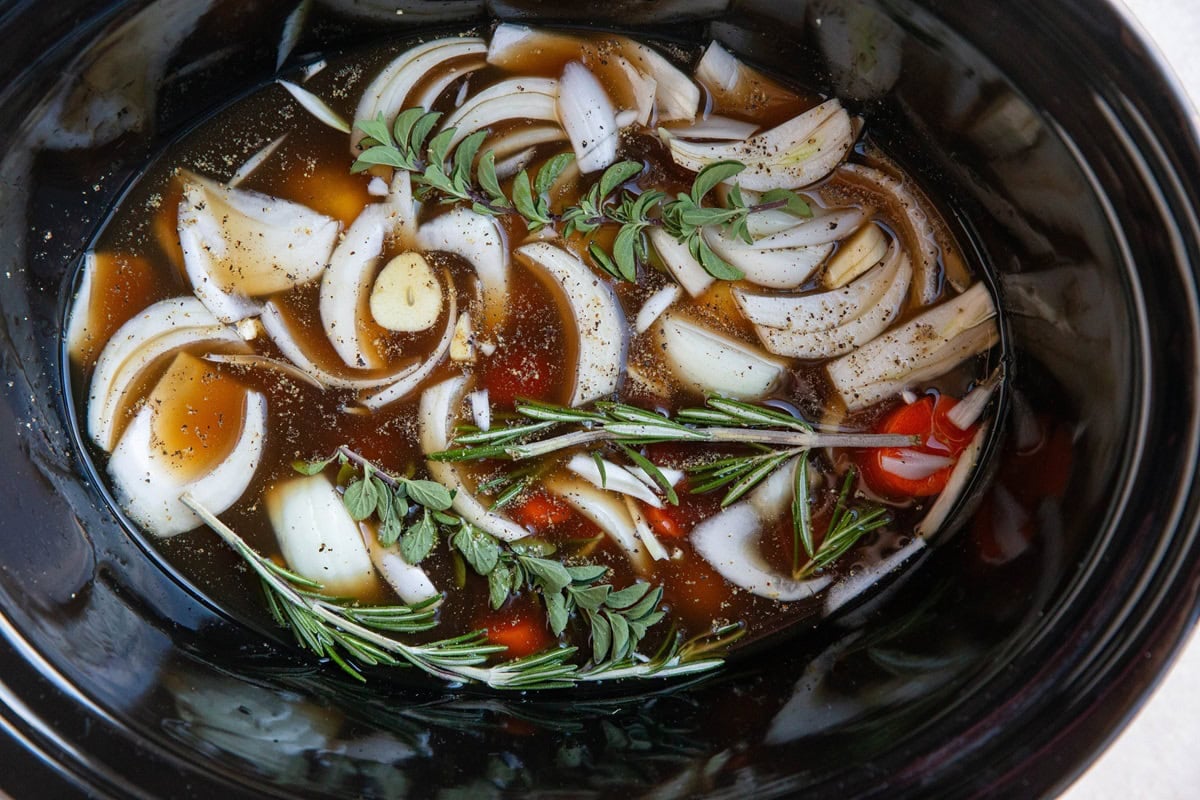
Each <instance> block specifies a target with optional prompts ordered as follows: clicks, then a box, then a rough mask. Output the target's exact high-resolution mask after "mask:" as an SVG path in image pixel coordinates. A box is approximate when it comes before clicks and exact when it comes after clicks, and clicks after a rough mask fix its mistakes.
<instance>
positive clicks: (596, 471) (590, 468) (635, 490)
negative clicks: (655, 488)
mask: <svg viewBox="0 0 1200 800" xmlns="http://www.w3.org/2000/svg"><path fill="white" fill-rule="evenodd" d="M601 463H602V464H603V467H604V468H603V470H601V468H600V464H597V463H596V460H595V459H593V458H592V457H591V456H585V455H584V454H583V453H576V454H575V455H573V456H571V459H570V460H569V461H568V462H567V470H568V471H570V472H574V473H575V474H576V475H578V476H579V477H581V478H583V479H584V480H585V481H587V482H588V483H590V484H592V485H593V486H595V487H596V488H597V489H602V490H604V491H608V492H619V493H620V494H624V495H629V496H630V497H636V498H637V499H638V500H641V501H642V502H643V503H646V504H647V505H651V506H654V507H655V508H662V507H663V504H662V500H660V499H659V498H658V495H656V494H655V493H654V492H652V491H650V489H649V487H647V486H646V484H644V483H642V482H641V481H640V480H638V479H637V478H636V477H635V476H634V475H633V474H632V473H630V472H629V470H627V469H625V467H622V466H621V465H620V464H614V463H613V462H611V461H609V460H608V459H601Z"/></svg>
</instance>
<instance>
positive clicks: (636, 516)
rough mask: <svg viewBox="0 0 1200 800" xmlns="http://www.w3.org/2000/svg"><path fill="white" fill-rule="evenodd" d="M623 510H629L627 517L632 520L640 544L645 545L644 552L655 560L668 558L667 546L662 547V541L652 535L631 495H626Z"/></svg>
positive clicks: (652, 530) (652, 531)
mask: <svg viewBox="0 0 1200 800" xmlns="http://www.w3.org/2000/svg"><path fill="white" fill-rule="evenodd" d="M625 510H626V511H628V512H629V518H630V519H631V520H633V528H634V530H635V531H637V536H638V538H639V539H641V540H642V544H643V545H644V546H645V548H646V552H647V553H649V554H650V557H651V558H653V559H654V560H655V561H665V560H666V559H668V558H670V557H671V554H670V553H668V552H667V548H665V547H663V543H662V542H660V541H659V540H658V537H657V536H655V535H654V529H653V528H651V527H650V523H649V522H647V521H646V515H645V514H643V513H642V509H641V508H639V507H638V504H637V501H636V500H634V499H633V498H632V497H626V498H625Z"/></svg>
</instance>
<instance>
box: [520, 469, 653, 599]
mask: <svg viewBox="0 0 1200 800" xmlns="http://www.w3.org/2000/svg"><path fill="white" fill-rule="evenodd" d="M542 485H543V487H544V488H545V489H546V491H548V492H550V493H551V494H556V495H558V496H559V497H561V498H562V499H563V500H566V501H567V504H568V505H570V506H571V507H572V508H574V509H575V510H576V511H578V512H579V513H580V514H582V515H583V516H585V517H587V518H588V519H589V520H591V521H592V522H593V523H595V525H596V527H598V528H599V529H600V530H601V531H602V532H603V533H604V534H605V535H606V536H608V538H610V539H612V540H613V542H615V543H616V544H617V546H618V547H620V548H621V549H622V550H624V551H625V555H626V556H628V557H629V563H630V565H631V566H632V567H633V569H634V571H636V572H637V573H638V574H640V575H645V574H646V573H647V572H649V571H650V569H651V564H650V561H651V559H650V554H649V553H648V552H647V551H646V548H645V547H644V546H643V544H642V540H641V539H639V538H638V535H637V527H636V526H635V525H634V524H633V519H632V518H631V517H630V516H629V509H628V508H626V507H625V503H624V501H623V500H621V498H619V497H618V496H617V495H614V494H610V493H608V492H605V491H601V490H600V489H597V488H596V487H594V486H592V485H591V484H589V483H585V482H584V481H580V480H574V479H568V478H561V477H554V478H550V479H549V480H547V481H545V482H544V483H543V484H542Z"/></svg>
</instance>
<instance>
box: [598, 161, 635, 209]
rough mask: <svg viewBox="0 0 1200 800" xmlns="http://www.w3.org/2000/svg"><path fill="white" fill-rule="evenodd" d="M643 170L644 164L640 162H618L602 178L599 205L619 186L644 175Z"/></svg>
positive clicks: (605, 171)
mask: <svg viewBox="0 0 1200 800" xmlns="http://www.w3.org/2000/svg"><path fill="white" fill-rule="evenodd" d="M642 169H643V166H642V163H641V162H639V161H618V162H617V163H615V164H613V165H612V166H611V167H609V168H608V169H606V170H604V174H603V175H601V176H600V184H599V186H600V192H599V199H598V201H597V204H599V202H602V201H603V200H604V199H605V198H607V197H608V196H609V195H610V194H612V192H613V190H614V189H616V188H617V187H618V186H620V185H621V184H623V183H626V182H628V181H629V180H631V179H633V178H635V177H636V176H638V175H640V174H642Z"/></svg>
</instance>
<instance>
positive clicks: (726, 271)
mask: <svg viewBox="0 0 1200 800" xmlns="http://www.w3.org/2000/svg"><path fill="white" fill-rule="evenodd" d="M697 241H698V242H699V247H698V250H697V253H696V256H697V260H698V261H699V262H700V266H702V267H704V271H705V272H707V273H708V274H709V275H712V276H713V277H714V278H716V279H718V280H722V281H740V280H741V279H742V278H744V277H746V275H745V273H743V272H742V271H741V270H740V269H738V268H737V267H735V266H733V265H732V264H730V263H729V262H728V261H726V260H725V259H723V258H721V257H720V256H719V255H717V254H716V253H714V252H713V250H712V248H711V247H709V246H708V243H707V242H705V241H703V240H701V239H699V237H697Z"/></svg>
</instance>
